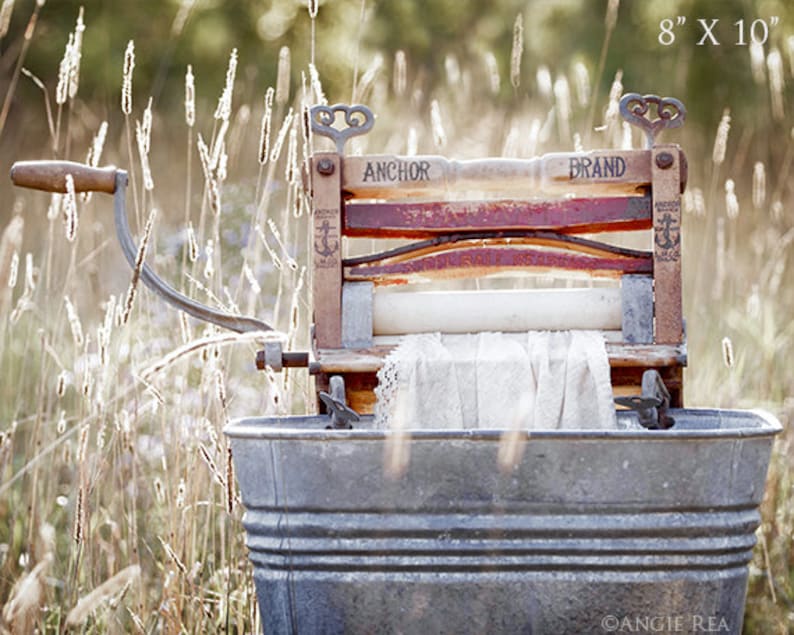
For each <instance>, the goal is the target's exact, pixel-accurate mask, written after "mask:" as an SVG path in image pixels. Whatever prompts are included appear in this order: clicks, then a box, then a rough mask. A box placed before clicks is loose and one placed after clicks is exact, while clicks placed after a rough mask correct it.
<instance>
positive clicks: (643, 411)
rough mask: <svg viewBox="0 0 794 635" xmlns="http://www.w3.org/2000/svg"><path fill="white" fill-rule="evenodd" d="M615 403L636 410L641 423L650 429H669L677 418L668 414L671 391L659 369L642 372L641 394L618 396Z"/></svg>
mask: <svg viewBox="0 0 794 635" xmlns="http://www.w3.org/2000/svg"><path fill="white" fill-rule="evenodd" d="M615 403H617V404H620V405H621V406H626V407H627V408H630V409H631V410H634V411H636V412H637V417H638V418H639V421H640V425H642V427H644V428H648V429H649V430H667V429H669V428H672V427H673V424H674V423H675V420H674V419H673V418H672V417H671V416H669V415H668V414H667V411H668V409H669V408H670V393H669V391H668V390H667V386H665V385H664V381H662V378H661V376H660V375H659V371H657V370H654V369H649V370H646V371H645V372H644V373H643V374H642V394H641V395H639V396H632V397H616V398H615Z"/></svg>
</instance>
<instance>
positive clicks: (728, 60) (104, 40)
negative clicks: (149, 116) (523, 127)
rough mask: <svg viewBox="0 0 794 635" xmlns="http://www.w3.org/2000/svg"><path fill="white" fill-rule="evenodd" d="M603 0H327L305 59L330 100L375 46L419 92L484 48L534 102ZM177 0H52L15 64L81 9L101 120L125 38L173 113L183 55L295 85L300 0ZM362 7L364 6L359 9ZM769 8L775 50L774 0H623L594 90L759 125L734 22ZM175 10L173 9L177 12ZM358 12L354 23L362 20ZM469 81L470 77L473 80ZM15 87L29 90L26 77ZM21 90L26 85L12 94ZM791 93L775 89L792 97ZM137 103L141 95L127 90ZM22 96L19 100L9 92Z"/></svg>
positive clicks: (599, 22)
mask: <svg viewBox="0 0 794 635" xmlns="http://www.w3.org/2000/svg"><path fill="white" fill-rule="evenodd" d="M607 1H608V0H597V1H593V0H528V1H527V0H487V1H485V0H431V1H427V0H400V1H399V2H397V1H387V0H363V1H362V0H326V1H324V2H320V8H319V12H318V15H317V19H316V25H315V33H316V52H315V59H316V64H317V67H318V69H319V71H320V74H321V76H322V78H323V81H324V83H325V85H326V92H327V94H328V96H329V99H330V100H332V101H336V100H347V99H349V96H350V93H351V88H352V77H353V68H354V67H355V66H356V65H357V67H358V72H359V75H360V74H361V73H362V72H363V70H364V68H365V67H366V66H367V65H368V64H369V63H370V61H371V60H372V59H373V57H374V56H375V55H377V54H382V55H383V57H384V62H385V63H384V68H383V69H382V71H381V72H391V68H392V60H393V56H394V53H395V52H396V51H398V50H403V51H405V53H406V57H407V60H408V65H409V72H410V74H411V81H412V83H411V86H412V87H413V88H419V89H420V90H422V91H423V92H424V93H428V92H431V91H432V89H433V87H434V86H435V85H436V84H437V83H438V82H442V81H444V73H445V71H444V61H445V58H446V56H448V55H451V56H454V58H455V59H456V60H457V61H458V63H459V66H460V67H461V68H469V69H481V70H482V72H483V77H484V64H483V54H484V53H485V52H486V51H490V52H493V54H494V55H495V57H496V59H497V61H498V64H499V67H500V73H501V76H502V90H501V95H500V97H501V99H503V100H505V101H508V100H514V101H516V102H517V103H518V104H520V101H518V100H517V99H516V98H517V97H524V96H528V97H534V96H536V93H537V87H536V83H535V81H534V74H535V72H536V70H537V68H538V67H539V66H540V65H546V66H548V67H549V68H550V69H551V71H552V74H557V73H568V72H569V71H570V70H571V65H572V64H573V63H574V62H575V61H577V60H581V61H583V62H584V63H585V64H586V65H587V66H588V67H589V70H590V72H591V74H592V73H594V72H595V70H596V69H595V68H594V66H595V65H596V62H597V60H598V59H599V55H600V51H601V47H602V45H603V41H604V35H605V25H604V16H605V13H606V7H607ZM184 4H186V3H184V2H181V1H180V0H139V1H136V2H119V1H118V0H58V1H55V0H50V1H49V2H47V3H46V5H45V6H44V7H43V9H42V12H41V17H40V20H39V24H38V27H37V28H38V32H37V34H36V37H35V40H34V41H33V44H32V46H31V50H30V52H29V55H28V59H27V61H26V66H27V68H29V69H30V70H31V71H32V72H33V73H34V74H36V75H37V76H38V77H40V78H41V79H42V80H43V81H44V82H45V83H46V84H47V85H48V86H50V87H54V85H55V82H56V78H57V71H58V68H57V62H56V60H58V59H60V57H61V56H62V54H63V47H64V45H65V43H66V41H67V37H68V33H69V32H70V31H71V30H72V29H73V26H74V22H75V19H76V16H77V13H78V11H79V8H80V6H84V9H85V23H86V27H87V28H86V36H85V41H84V49H83V72H82V76H81V85H80V97H81V98H82V99H83V100H85V101H87V102H89V103H90V104H91V105H92V107H93V108H95V109H96V110H97V111H98V114H99V115H102V116H107V113H110V112H113V111H114V110H115V109H116V108H117V104H118V93H119V88H120V81H121V65H122V59H123V54H124V48H125V46H126V43H127V41H128V40H130V39H132V40H134V41H135V44H136V49H137V52H138V55H137V58H136V69H135V82H136V93H139V94H151V95H153V96H154V99H155V102H156V104H157V106H158V109H159V110H160V111H161V113H162V112H163V111H167V110H169V109H172V110H174V111H179V110H180V108H179V106H180V104H181V102H182V90H183V76H184V72H185V68H186V65H187V64H192V65H193V68H194V72H195V73H196V77H197V90H198V93H199V95H200V96H204V97H205V98H208V99H213V98H215V97H216V96H217V94H218V93H219V92H220V89H221V87H222V82H223V76H224V69H225V67H226V63H227V60H228V56H229V53H230V51H231V50H232V48H235V47H236V48H237V49H238V50H239V55H240V68H241V72H240V73H239V74H238V77H240V78H242V79H244V80H246V81H245V86H246V89H247V90H251V91H255V92H256V93H263V92H264V89H265V88H266V87H267V86H269V85H273V84H274V82H275V73H276V62H277V59H278V50H279V48H280V47H281V46H288V47H290V49H291V52H292V59H293V64H292V69H293V70H292V79H293V86H296V85H297V84H298V83H299V82H300V73H301V71H305V69H306V65H307V63H308V61H309V56H310V51H311V46H310V41H311V32H312V26H311V20H310V17H309V15H308V12H307V9H306V3H305V0H235V1H234V2H222V1H221V0H196V2H195V4H193V6H192V8H191V9H190V11H189V12H188V13H187V19H186V20H185V22H184V25H183V28H181V29H178V28H176V27H178V24H176V22H177V21H178V20H177V16H178V15H179V14H180V7H181V6H182V5H184ZM33 5H34V0H26V1H24V0H18V1H17V2H16V6H15V10H14V14H13V19H12V24H11V31H10V32H9V34H8V35H7V36H6V38H5V39H4V40H3V41H2V43H0V45H2V53H3V56H2V71H3V73H2V80H3V81H4V82H7V80H8V77H9V76H10V75H11V72H12V70H13V63H14V60H15V58H16V53H17V52H18V49H19V47H20V45H21V38H22V34H23V32H24V29H25V25H26V23H27V19H28V17H29V14H30V12H31V11H32V8H33ZM362 9H363V11H362ZM519 14H521V16H522V22H523V25H524V54H523V57H522V82H521V85H520V86H519V88H518V90H516V91H514V90H513V88H512V86H511V85H510V82H509V71H510V52H511V46H512V31H513V24H514V21H515V19H516V16H518V15H519ZM678 15H681V16H685V17H686V18H687V23H686V24H685V25H684V26H681V27H675V30H674V32H675V34H676V41H675V42H674V44H672V45H671V46H663V45H661V44H660V43H659V41H658V36H659V32H660V29H659V23H660V20H662V19H664V18H673V19H674V18H675V17H676V16H678ZM772 15H775V16H778V17H779V18H780V23H779V24H778V25H777V26H776V27H773V28H772V29H771V31H770V37H769V41H768V42H767V44H766V46H765V51H767V52H768V51H769V50H770V46H776V47H777V48H779V49H780V50H781V51H782V52H783V57H784V61H785V62H786V63H791V60H790V59H786V58H787V42H786V38H787V37H788V36H789V35H791V34H792V32H794V4H793V3H790V2H784V1H782V0H719V1H717V0H666V1H665V2H641V1H639V0H623V2H621V3H620V7H619V12H618V20H617V25H616V28H615V31H614V34H613V35H612V38H611V41H610V44H609V49H608V54H607V56H606V63H605V66H604V72H603V75H602V77H601V80H600V82H599V83H598V87H597V88H598V94H599V95H601V96H603V95H604V94H605V93H606V92H607V91H608V89H609V85H610V83H611V81H612V78H613V77H614V75H615V72H616V71H617V70H618V69H622V70H623V71H624V76H623V84H624V86H625V87H626V88H627V89H629V90H637V91H654V92H659V93H664V94H670V95H675V96H678V97H680V98H681V99H684V100H685V102H686V103H687V105H688V106H689V110H690V113H691V119H692V120H695V121H702V122H704V123H706V122H707V123H708V124H709V125H712V124H713V123H715V122H716V121H717V120H718V119H719V115H720V114H721V111H722V108H723V107H724V106H727V105H729V106H730V107H731V109H732V112H733V115H734V117H735V118H736V120H737V122H744V123H747V122H753V121H754V122H755V123H756V124H757V125H768V124H770V122H769V121H768V120H767V119H768V118H764V117H762V118H760V120H759V117H758V115H759V112H763V113H765V112H767V111H768V108H767V104H766V103H764V102H765V101H768V96H767V95H766V94H765V93H764V91H760V90H756V88H757V86H756V84H755V81H754V79H753V77H752V75H751V73H750V69H749V65H748V64H747V57H748V56H749V47H747V46H736V45H735V42H736V40H737V37H738V32H737V27H736V26H734V23H735V22H736V21H737V20H740V19H744V20H745V21H746V28H745V38H746V39H748V40H749V27H750V25H751V23H752V21H753V20H755V19H758V18H762V19H768V18H769V17H771V16H772ZM183 16H184V14H183ZM362 16H363V20H362ZM698 18H703V19H706V20H708V21H709V22H710V21H711V20H713V19H715V18H716V19H719V23H718V24H717V26H716V27H715V28H714V34H715V36H716V37H718V39H719V40H720V46H713V45H711V44H705V45H703V46H697V45H696V42H697V41H698V40H699V39H700V38H701V37H702V35H703V31H702V28H701V27H700V26H699V25H698V24H697V22H696V20H697V19H698ZM475 79H476V78H475ZM22 84H23V85H21V86H20V90H22V91H27V93H28V95H32V94H35V93H34V92H31V91H35V88H34V87H33V86H32V85H31V84H30V82H22ZM23 95H24V93H23ZM791 96H792V91H791V89H790V88H789V89H787V97H788V98H789V102H790V101H791ZM139 98H140V97H139ZM20 101H22V98H20Z"/></svg>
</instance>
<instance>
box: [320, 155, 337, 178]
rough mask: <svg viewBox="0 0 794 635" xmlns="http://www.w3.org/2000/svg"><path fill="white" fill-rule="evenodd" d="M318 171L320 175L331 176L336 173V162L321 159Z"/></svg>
mask: <svg viewBox="0 0 794 635" xmlns="http://www.w3.org/2000/svg"><path fill="white" fill-rule="evenodd" d="M317 171H318V172H319V173H320V174H324V175H325V176H329V175H331V174H333V173H334V162H333V161H331V159H320V161H319V163H318V164H317Z"/></svg>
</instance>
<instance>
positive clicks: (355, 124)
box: [309, 104, 375, 154]
mask: <svg viewBox="0 0 794 635" xmlns="http://www.w3.org/2000/svg"><path fill="white" fill-rule="evenodd" d="M338 112H341V113H344V115H345V124H346V125H347V127H346V128H341V129H340V128H334V123H335V122H336V113H338ZM309 116H310V118H311V125H312V131H313V132H315V133H316V134H318V135H322V136H323V137H328V138H330V139H333V140H334V143H336V151H337V152H338V153H339V154H344V153H345V143H347V140H348V139H349V138H350V137H355V136H356V135H361V134H364V133H366V132H369V130H370V129H371V128H372V125H373V124H374V123H375V116H374V115H373V114H372V111H371V110H370V109H369V108H367V107H366V106H362V105H361V104H356V105H354V106H348V105H347V104H334V105H333V106H312V107H311V109H310V110H309Z"/></svg>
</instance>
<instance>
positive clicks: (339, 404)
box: [320, 375, 361, 430]
mask: <svg viewBox="0 0 794 635" xmlns="http://www.w3.org/2000/svg"><path fill="white" fill-rule="evenodd" d="M329 383H330V384H331V394H328V393H327V392H320V400H321V401H322V402H323V403H324V404H325V407H326V409H327V410H328V414H330V415H331V425H330V426H327V427H328V429H329V430H330V429H332V428H333V429H345V430H350V429H351V428H352V427H353V425H352V422H353V421H360V420H361V417H360V416H359V414H358V413H357V412H356V411H355V410H353V409H352V408H351V407H349V406H348V405H347V401H346V399H345V380H344V379H343V378H342V377H341V376H339V375H333V376H332V377H331V379H330V381H329Z"/></svg>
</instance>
